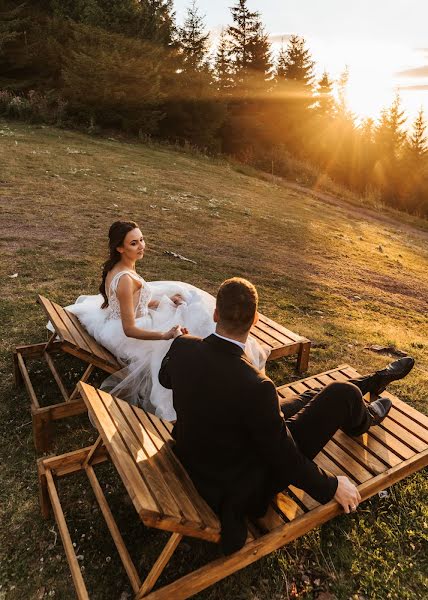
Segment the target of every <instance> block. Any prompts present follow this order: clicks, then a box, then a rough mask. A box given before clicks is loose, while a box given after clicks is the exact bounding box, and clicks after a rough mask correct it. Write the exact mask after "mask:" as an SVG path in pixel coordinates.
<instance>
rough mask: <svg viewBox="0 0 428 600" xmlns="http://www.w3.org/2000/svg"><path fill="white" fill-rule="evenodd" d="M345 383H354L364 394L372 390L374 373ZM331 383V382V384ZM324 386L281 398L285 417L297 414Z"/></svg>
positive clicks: (288, 417)
mask: <svg viewBox="0 0 428 600" xmlns="http://www.w3.org/2000/svg"><path fill="white" fill-rule="evenodd" d="M344 383H353V384H354V385H355V386H356V387H357V388H358V389H359V390H360V391H361V394H362V395H363V396H364V395H365V394H367V392H369V391H370V389H371V387H372V385H373V375H363V376H362V377H356V378H355V379H349V380H348V381H346V382H344ZM330 385H331V384H330ZM322 389H323V387H322V386H321V385H320V387H319V388H318V389H315V390H309V389H308V390H306V391H305V392H302V393H301V394H296V395H295V396H290V398H284V399H283V400H281V402H280V405H281V412H282V414H283V416H284V419H285V420H287V419H290V418H291V417H292V416H294V415H296V414H297V413H298V412H299V411H300V410H301V409H302V408H304V407H305V406H306V405H307V404H308V403H309V402H310V401H311V400H312V399H313V398H315V396H317V394H319V393H320V391H321V390H322Z"/></svg>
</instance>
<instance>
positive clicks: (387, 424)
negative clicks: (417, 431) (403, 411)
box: [371, 417, 427, 452]
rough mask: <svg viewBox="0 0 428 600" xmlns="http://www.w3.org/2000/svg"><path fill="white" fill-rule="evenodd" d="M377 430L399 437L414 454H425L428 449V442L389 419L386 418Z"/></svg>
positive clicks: (373, 428)
mask: <svg viewBox="0 0 428 600" xmlns="http://www.w3.org/2000/svg"><path fill="white" fill-rule="evenodd" d="M371 429H372V430H373V431H375V429H376V427H372V428H371ZM377 429H384V430H385V431H388V433H391V434H392V435H394V436H395V437H397V438H398V440H400V441H401V442H403V444H406V445H407V446H409V448H410V449H411V450H413V452H423V451H424V450H425V449H426V448H427V444H426V442H423V441H422V440H420V439H419V438H418V437H416V436H414V435H413V434H412V433H410V431H407V429H404V427H401V425H399V424H398V423H396V422H395V421H393V420H392V419H390V418H389V417H386V418H385V419H384V420H383V421H382V423H381V424H380V425H378V426H377Z"/></svg>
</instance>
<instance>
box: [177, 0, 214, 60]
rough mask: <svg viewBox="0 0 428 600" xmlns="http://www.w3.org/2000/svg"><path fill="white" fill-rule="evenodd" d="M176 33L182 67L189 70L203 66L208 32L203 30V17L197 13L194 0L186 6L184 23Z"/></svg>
mask: <svg viewBox="0 0 428 600" xmlns="http://www.w3.org/2000/svg"><path fill="white" fill-rule="evenodd" d="M178 35H179V42H180V47H181V51H182V53H183V58H184V67H185V68H186V69H188V70H190V71H197V70H198V69H203V68H205V67H206V58H207V51H208V40H209V33H207V32H206V31H205V23H204V17H202V16H201V15H200V14H199V10H198V7H197V6H196V0H193V1H192V3H191V5H190V6H189V7H188V9H187V15H186V19H185V21H184V25H183V27H181V28H180V29H179V33H178Z"/></svg>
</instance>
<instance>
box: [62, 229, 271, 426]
mask: <svg viewBox="0 0 428 600" xmlns="http://www.w3.org/2000/svg"><path fill="white" fill-rule="evenodd" d="M145 247H146V244H145V241H144V238H143V234H142V233H141V231H140V229H139V227H138V225H137V224H136V223H134V222H133V221H116V222H114V223H113V224H112V225H111V227H110V230H109V257H108V259H107V260H106V262H105V263H104V265H103V275H102V281H101V285H100V288H99V290H100V294H99V295H97V296H80V297H79V298H78V299H77V301H76V303H75V304H73V305H72V306H68V307H67V310H69V311H70V312H72V313H74V314H75V315H76V316H77V317H78V318H79V320H80V321H81V323H82V324H83V326H84V327H85V328H86V329H87V331H88V332H89V333H90V335H92V336H93V337H94V338H95V339H96V340H97V342H99V343H100V344H102V345H103V346H104V347H105V348H107V349H108V350H109V351H110V352H111V353H112V354H114V356H116V358H117V359H118V360H119V361H120V362H121V364H123V365H124V368H123V369H122V370H120V371H118V372H117V373H115V374H114V375H112V376H110V377H108V378H107V379H106V380H105V381H104V382H103V384H102V386H101V387H102V389H105V390H108V391H109V392H110V393H112V394H113V395H115V396H118V397H119V398H121V399H123V400H127V401H128V402H130V403H131V404H141V405H142V406H143V408H144V409H146V410H148V411H149V412H154V413H155V414H156V415H157V416H158V417H161V418H164V419H167V420H169V421H174V420H175V418H176V414H175V411H174V407H173V403H172V391H171V390H167V389H165V388H164V387H162V386H161V385H160V383H159V381H158V373H159V368H160V365H161V362H162V358H163V357H164V356H165V354H166V353H167V351H168V349H169V347H170V345H171V343H172V341H173V339H174V338H176V337H177V336H179V335H182V334H186V333H189V334H191V335H195V336H199V337H206V336H208V335H210V334H211V333H213V332H214V330H215V323H214V320H213V312H214V308H215V298H214V297H213V296H211V295H210V294H208V293H207V292H205V291H203V290H201V289H199V288H196V287H194V286H192V285H190V284H187V283H183V282H180V281H152V282H147V281H145V280H144V279H143V278H142V277H141V276H140V275H138V273H137V272H136V270H135V265H136V262H137V260H141V259H142V258H143V256H144V251H145ZM245 352H246V354H247V356H248V357H249V358H250V360H251V361H252V362H253V364H254V365H255V366H256V367H258V368H259V369H263V368H264V366H265V362H266V359H267V356H268V354H269V350H267V349H266V348H263V347H262V346H260V344H259V343H258V342H257V341H256V340H255V339H254V338H252V337H251V336H249V338H248V342H247V344H246V347H245Z"/></svg>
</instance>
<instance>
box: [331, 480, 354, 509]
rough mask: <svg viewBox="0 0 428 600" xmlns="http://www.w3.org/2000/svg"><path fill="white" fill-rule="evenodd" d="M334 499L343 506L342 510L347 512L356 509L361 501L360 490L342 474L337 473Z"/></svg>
mask: <svg viewBox="0 0 428 600" xmlns="http://www.w3.org/2000/svg"><path fill="white" fill-rule="evenodd" d="M334 499H335V500H336V502H338V503H339V504H340V505H341V506H342V507H343V510H344V511H345V512H346V513H347V514H348V513H350V512H354V511H356V510H357V506H358V505H359V503H360V502H361V496H360V492H359V491H358V490H357V488H356V487H355V485H354V484H353V483H351V482H350V481H349V479H348V478H347V477H344V476H343V475H339V476H338V478H337V490H336V493H335V495H334Z"/></svg>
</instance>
